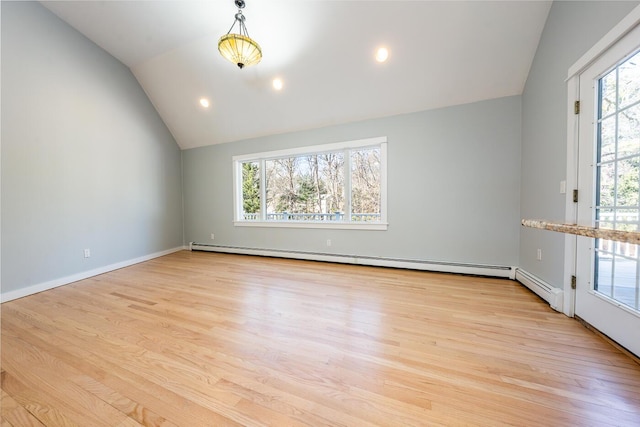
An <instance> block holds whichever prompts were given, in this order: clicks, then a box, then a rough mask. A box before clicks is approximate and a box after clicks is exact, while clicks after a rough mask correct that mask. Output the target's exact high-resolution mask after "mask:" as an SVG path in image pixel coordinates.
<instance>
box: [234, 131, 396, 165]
mask: <svg viewBox="0 0 640 427" xmlns="http://www.w3.org/2000/svg"><path fill="white" fill-rule="evenodd" d="M385 142H387V137H386V136H378V137H375V138H365V139H356V140H354V141H344V142H335V143H331V144H321V145H311V146H306V147H298V148H288V149H285V150H276V151H265V152H263V153H251V154H241V155H237V156H233V157H232V158H231V159H232V160H233V161H234V162H243V161H246V160H256V159H258V158H260V159H270V158H278V157H284V156H301V155H305V154H316V153H328V152H331V151H340V150H344V149H346V148H360V147H369V146H374V145H379V144H382V143H385Z"/></svg>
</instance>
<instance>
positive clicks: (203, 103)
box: [200, 98, 211, 108]
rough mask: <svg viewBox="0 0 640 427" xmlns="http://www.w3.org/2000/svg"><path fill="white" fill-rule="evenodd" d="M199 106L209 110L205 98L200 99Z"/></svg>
mask: <svg viewBox="0 0 640 427" xmlns="http://www.w3.org/2000/svg"><path fill="white" fill-rule="evenodd" d="M200 105H202V106H203V107H204V108H209V105H211V103H210V102H209V100H208V99H207V98H200Z"/></svg>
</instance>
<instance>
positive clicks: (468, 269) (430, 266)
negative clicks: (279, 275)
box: [190, 242, 516, 280]
mask: <svg viewBox="0 0 640 427" xmlns="http://www.w3.org/2000/svg"><path fill="white" fill-rule="evenodd" d="M190 247H191V248H192V250H197V251H206V252H223V253H232V254H241V255H258V256H268V257H275V258H292V259H302V260H308V261H324V262H335V263H341V264H356V265H368V266H377V267H392V268H406V269H410V270H423V271H434V272H441V273H458V274H471V275H477V276H490V277H501V278H507V279H512V280H513V279H514V278H515V270H516V268H515V267H513V266H501V265H489V264H472V263H458V262H444V261H429V260H413V259H393V258H382V257H373V256H358V255H341V254H326V253H317V252H301V251H286V250H274V249H260V248H242V247H235V246H217V245H204V244H199V243H195V242H191V243H190Z"/></svg>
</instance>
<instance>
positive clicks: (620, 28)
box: [567, 5, 640, 80]
mask: <svg viewBox="0 0 640 427" xmlns="http://www.w3.org/2000/svg"><path fill="white" fill-rule="evenodd" d="M639 23H640V5H639V6H636V7H635V8H634V9H633V10H632V11H631V12H629V14H628V15H627V16H625V17H624V18H623V19H622V20H621V21H620V22H619V23H618V24H617V25H616V26H615V27H613V28H612V29H611V31H609V32H608V33H607V34H605V35H604V37H602V38H601V39H600V41H598V43H596V44H595V45H594V46H593V47H592V48H591V49H589V50H588V51H587V52H586V53H585V54H584V55H582V57H580V59H578V60H577V61H576V62H575V63H574V64H573V65H572V66H571V67H570V68H569V72H568V75H567V80H568V79H570V78H572V77H574V76H576V75H578V74H580V73H582V71H584V70H585V69H586V68H587V67H588V66H589V65H591V63H592V62H593V61H595V60H596V59H597V58H598V57H599V56H600V55H602V54H603V53H604V52H605V51H606V50H607V49H609V48H610V47H611V46H613V45H614V44H615V43H616V42H618V41H619V40H620V39H621V38H622V37H624V36H625V35H626V34H627V33H628V32H629V31H631V30H632V29H633V28H634V27H635V26H636V25H638V24H639Z"/></svg>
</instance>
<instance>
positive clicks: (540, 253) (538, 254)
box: [536, 249, 542, 261]
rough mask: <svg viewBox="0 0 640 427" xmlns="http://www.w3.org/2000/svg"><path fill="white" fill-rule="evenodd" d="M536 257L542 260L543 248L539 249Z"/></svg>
mask: <svg viewBox="0 0 640 427" xmlns="http://www.w3.org/2000/svg"><path fill="white" fill-rule="evenodd" d="M536 259H537V260H538V261H542V249H538V251H537V253H536Z"/></svg>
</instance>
